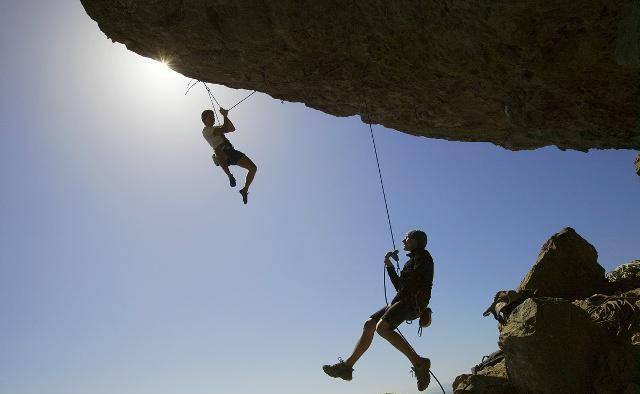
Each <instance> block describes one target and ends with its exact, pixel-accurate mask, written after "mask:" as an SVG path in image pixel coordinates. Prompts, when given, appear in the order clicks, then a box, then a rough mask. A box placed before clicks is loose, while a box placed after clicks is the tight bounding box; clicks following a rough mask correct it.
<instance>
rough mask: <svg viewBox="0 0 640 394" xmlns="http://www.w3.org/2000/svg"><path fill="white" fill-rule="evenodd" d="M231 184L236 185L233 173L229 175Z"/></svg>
mask: <svg viewBox="0 0 640 394" xmlns="http://www.w3.org/2000/svg"><path fill="white" fill-rule="evenodd" d="M229 186H231V187H236V178H235V177H234V176H233V175H231V176H230V177H229Z"/></svg>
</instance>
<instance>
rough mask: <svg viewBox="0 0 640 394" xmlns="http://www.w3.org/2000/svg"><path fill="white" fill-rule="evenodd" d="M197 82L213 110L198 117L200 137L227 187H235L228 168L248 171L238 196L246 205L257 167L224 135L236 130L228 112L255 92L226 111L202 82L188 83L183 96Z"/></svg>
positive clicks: (207, 110) (233, 178)
mask: <svg viewBox="0 0 640 394" xmlns="http://www.w3.org/2000/svg"><path fill="white" fill-rule="evenodd" d="M198 82H200V83H202V85H204V87H205V89H206V90H207V94H208V95H209V100H210V101H211V106H212V107H213V108H214V109H206V110H204V111H202V114H201V115H200V118H201V119H202V123H204V128H203V129H202V135H203V136H204V139H205V140H207V142H208V143H209V145H211V147H212V148H213V151H214V154H213V156H212V158H213V162H214V163H215V164H216V165H217V166H220V168H222V170H223V171H224V172H225V174H227V176H228V177H229V185H230V186H231V187H235V186H236V178H235V177H234V176H233V174H232V173H231V171H230V170H229V166H233V165H237V166H239V167H242V168H244V169H246V170H247V171H248V172H247V176H246V178H245V182H244V187H243V188H242V189H240V194H241V195H242V201H243V202H244V203H245V204H246V203H247V202H248V198H249V186H251V182H253V178H254V177H255V175H256V171H257V170H258V167H257V166H256V165H255V163H254V162H253V161H252V160H251V159H250V158H249V157H248V156H247V155H245V154H244V153H242V152H240V151H239V150H236V149H235V148H234V147H233V145H232V144H231V142H230V141H229V140H228V139H227V137H226V136H225V134H228V133H232V132H234V131H235V130H236V127H235V126H234V124H233V123H232V122H231V120H230V119H229V117H228V115H229V111H231V110H232V109H233V108H235V107H236V106H238V105H239V104H240V103H242V102H243V101H244V100H246V99H248V98H249V97H251V96H252V95H253V94H254V93H255V91H253V92H252V93H251V94H249V95H248V96H246V97H245V98H243V99H242V100H240V101H238V102H237V103H236V104H234V105H233V106H232V107H231V108H229V109H228V110H226V109H224V108H222V107H220V103H218V100H217V99H216V98H215V96H214V95H213V93H211V89H209V86H207V84H206V83H204V82H202V81H196V82H194V83H193V84H191V82H189V86H188V88H187V92H186V93H185V94H187V93H189V90H190V89H191V88H192V87H193V86H195V85H196V84H197V83H198ZM214 101H215V102H216V103H217V104H218V107H219V108H220V115H222V124H221V125H216V113H215V105H214V104H213V102H214Z"/></svg>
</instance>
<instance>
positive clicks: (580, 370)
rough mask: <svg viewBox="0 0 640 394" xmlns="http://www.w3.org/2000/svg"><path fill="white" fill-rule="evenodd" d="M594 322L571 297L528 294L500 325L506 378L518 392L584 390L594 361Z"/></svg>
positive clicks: (586, 391)
mask: <svg viewBox="0 0 640 394" xmlns="http://www.w3.org/2000/svg"><path fill="white" fill-rule="evenodd" d="M593 336H594V323H592V322H591V320H590V319H589V317H588V316H587V314H586V313H585V312H584V311H583V310H582V309H580V308H578V307H577V306H575V305H573V304H571V302H569V301H566V300H562V299H555V298H530V299H528V300H526V301H525V302H523V303H522V304H521V305H520V306H518V307H517V308H516V309H515V310H514V311H513V312H512V313H511V315H510V316H509V319H508V320H507V324H505V325H504V326H502V327H501V330H500V338H499V342H498V344H499V346H500V349H502V350H503V351H504V353H505V360H506V367H507V371H508V375H509V380H510V382H511V383H512V384H513V385H514V386H515V387H516V388H517V389H518V390H519V391H522V392H531V393H588V392H589V389H590V387H591V383H592V377H591V372H592V370H593V365H594V363H595V350H596V349H593V345H592V343H593V342H592V341H593Z"/></svg>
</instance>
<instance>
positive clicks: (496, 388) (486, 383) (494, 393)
mask: <svg viewBox="0 0 640 394" xmlns="http://www.w3.org/2000/svg"><path fill="white" fill-rule="evenodd" d="M515 392H516V391H515V388H514V387H513V386H512V385H511V384H510V383H509V380H508V376H507V366H506V364H505V362H504V360H503V361H501V362H500V363H498V364H496V365H494V366H491V367H487V368H485V369H483V370H482V371H479V372H478V373H477V374H465V375H460V376H458V377H457V378H456V379H455V380H454V381H453V393H454V394H465V393H474V394H514V393H515Z"/></svg>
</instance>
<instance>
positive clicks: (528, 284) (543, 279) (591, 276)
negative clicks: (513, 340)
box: [519, 227, 608, 300]
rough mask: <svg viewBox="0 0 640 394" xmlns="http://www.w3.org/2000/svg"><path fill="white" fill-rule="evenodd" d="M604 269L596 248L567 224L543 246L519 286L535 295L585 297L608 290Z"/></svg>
mask: <svg viewBox="0 0 640 394" xmlns="http://www.w3.org/2000/svg"><path fill="white" fill-rule="evenodd" d="M604 272H605V271H604V268H602V266H601V265H600V264H598V252H596V249H595V248H594V247H593V246H592V245H591V244H590V243H589V242H587V241H586V240H585V239H584V238H582V237H581V236H580V235H578V233H576V232H575V230H574V229H572V228H570V227H567V228H565V229H563V230H562V231H560V232H559V233H557V234H555V235H553V236H552V237H551V238H549V240H548V241H547V242H546V243H545V244H544V245H543V246H542V249H541V250H540V254H539V255H538V260H537V261H536V263H535V264H534V265H533V267H532V268H531V270H530V271H529V272H528V273H527V275H526V276H525V277H524V279H523V280H522V282H521V283H520V287H519V290H520V291H522V290H529V291H532V292H534V293H535V294H536V295H537V296H538V297H540V296H545V297H559V298H566V299H571V300H573V299H578V298H586V297H588V296H590V295H592V294H596V293H606V292H608V282H607V280H606V279H605V276H604Z"/></svg>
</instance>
